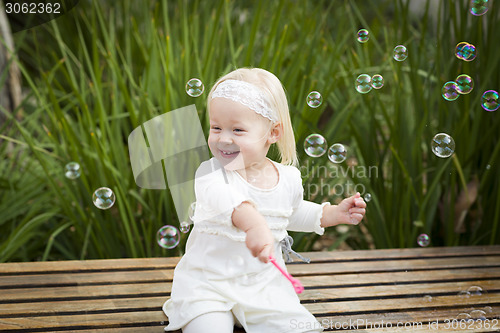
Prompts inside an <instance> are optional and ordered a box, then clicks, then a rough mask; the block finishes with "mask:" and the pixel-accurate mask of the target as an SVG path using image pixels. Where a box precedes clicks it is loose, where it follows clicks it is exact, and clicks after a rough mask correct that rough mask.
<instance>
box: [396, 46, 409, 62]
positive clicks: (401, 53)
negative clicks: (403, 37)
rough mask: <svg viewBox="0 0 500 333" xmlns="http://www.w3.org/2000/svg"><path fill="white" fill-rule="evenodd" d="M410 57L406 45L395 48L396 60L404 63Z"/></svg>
mask: <svg viewBox="0 0 500 333" xmlns="http://www.w3.org/2000/svg"><path fill="white" fill-rule="evenodd" d="M407 57H408V50H407V49H406V47H405V46H404V45H398V46H396V47H395V48H394V60H396V61H404V60H405V59H406V58H407Z"/></svg>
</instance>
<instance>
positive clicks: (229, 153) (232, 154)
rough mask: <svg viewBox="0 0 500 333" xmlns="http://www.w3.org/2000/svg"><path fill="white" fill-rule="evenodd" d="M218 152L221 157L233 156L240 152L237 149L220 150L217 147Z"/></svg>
mask: <svg viewBox="0 0 500 333" xmlns="http://www.w3.org/2000/svg"><path fill="white" fill-rule="evenodd" d="M219 152H220V154H221V155H222V156H223V157H235V156H236V155H238V154H239V153H240V152H239V151H226V150H220V149H219Z"/></svg>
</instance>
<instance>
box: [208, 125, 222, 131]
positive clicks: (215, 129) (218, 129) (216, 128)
mask: <svg viewBox="0 0 500 333" xmlns="http://www.w3.org/2000/svg"><path fill="white" fill-rule="evenodd" d="M210 129H211V130H213V131H220V127H219V126H216V125H212V126H210Z"/></svg>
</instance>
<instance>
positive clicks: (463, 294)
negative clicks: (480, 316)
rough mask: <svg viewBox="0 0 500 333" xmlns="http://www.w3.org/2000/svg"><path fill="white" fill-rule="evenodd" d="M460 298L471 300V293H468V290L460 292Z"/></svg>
mask: <svg viewBox="0 0 500 333" xmlns="http://www.w3.org/2000/svg"><path fill="white" fill-rule="evenodd" d="M458 297H460V298H469V297H470V292H468V291H467V290H460V291H459V292H458Z"/></svg>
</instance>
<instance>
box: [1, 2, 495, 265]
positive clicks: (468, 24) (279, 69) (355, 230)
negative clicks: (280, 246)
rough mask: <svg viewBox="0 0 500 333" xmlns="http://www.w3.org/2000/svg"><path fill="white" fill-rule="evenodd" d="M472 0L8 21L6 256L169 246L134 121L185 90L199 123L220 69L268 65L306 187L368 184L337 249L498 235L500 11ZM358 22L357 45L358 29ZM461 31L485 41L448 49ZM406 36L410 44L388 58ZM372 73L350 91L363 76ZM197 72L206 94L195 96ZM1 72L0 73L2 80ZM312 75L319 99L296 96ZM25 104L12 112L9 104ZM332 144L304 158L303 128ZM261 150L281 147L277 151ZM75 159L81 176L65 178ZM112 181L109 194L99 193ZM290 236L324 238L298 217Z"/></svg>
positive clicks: (192, 7)
mask: <svg viewBox="0 0 500 333" xmlns="http://www.w3.org/2000/svg"><path fill="white" fill-rule="evenodd" d="M468 6H469V4H468V1H465V0H462V1H451V0H446V1H402V0H401V1H397V0H391V1H389V0H378V1H377V0H371V1H347V0H346V1H340V0H337V1H300V0H287V1H285V0H281V1H264V0H261V1H250V0H247V1H235V0H232V1H231V0H217V1H199V0H198V1H197V0H190V1H180V0H179V1H130V0H129V1H127V0H125V1H116V2H115V1H80V2H79V4H78V5H77V6H76V7H75V8H74V9H73V10H72V11H70V12H69V13H68V14H66V15H64V16H61V17H59V18H57V19H56V20H53V21H51V22H49V23H46V24H44V25H41V26H38V27H35V28H31V29H29V30H24V31H20V32H17V33H16V34H14V40H15V45H16V50H14V51H13V52H14V53H15V54H16V55H17V56H18V59H19V61H18V62H19V66H20V68H21V70H22V74H23V83H24V88H23V91H24V95H25V96H24V99H23V102H22V104H21V105H20V106H19V108H18V109H16V110H14V111H13V112H9V111H7V110H1V112H4V113H5V114H6V115H8V117H9V118H8V119H9V121H8V122H7V123H6V124H0V128H1V135H0V139H2V140H3V141H2V142H1V143H0V144H1V146H0V212H1V214H0V228H1V233H0V262H2V261H30V260H56V259H85V258H116V257H143V256H160V255H179V254H181V253H182V249H183V248H184V242H185V239H186V236H187V235H185V234H183V236H182V241H181V245H180V246H178V247H177V248H176V249H174V250H164V249H162V248H160V247H159V246H158V245H156V241H155V234H156V231H157V230H158V228H160V227H161V226H162V225H164V224H172V225H176V226H179V222H178V219H177V216H176V214H175V210H174V207H173V203H172V199H171V197H170V193H169V191H168V190H167V191H159V190H145V189H141V188H138V187H137V185H136V184H135V182H134V179H133V176H132V170H131V165H130V161H129V155H128V147H127V137H128V135H129V134H130V132H131V131H132V130H133V129H134V128H136V127H137V126H140V125H141V124H142V123H144V122H145V121H147V120H149V119H151V118H153V117H155V116H157V115H160V114H162V113H165V112H168V111H169V110H173V109H176V108H179V107H182V106H185V105H189V104H193V103H194V104H196V107H197V110H198V113H199V117H200V120H201V122H202V124H203V126H204V127H205V130H207V131H208V126H207V117H206V112H205V109H206V108H205V107H206V100H205V99H206V95H207V94H208V90H209V89H210V88H211V85H212V84H213V83H214V82H215V80H216V79H217V78H218V77H220V76H221V75H223V74H225V73H227V72H229V71H230V70H232V69H235V68H238V67H246V66H251V67H262V68H265V69H267V70H269V71H271V72H273V73H274V74H276V75H277V76H278V78H280V80H281V81H282V83H283V85H284V87H285V88H286V90H287V94H288V98H289V105H290V111H291V114H292V122H293V124H294V129H295V135H296V140H297V148H298V152H299V158H300V161H301V171H302V174H303V176H304V188H305V198H306V199H309V200H312V201H315V202H318V203H320V202H322V201H325V200H328V201H331V202H338V200H340V199H341V198H343V197H345V196H347V195H350V194H352V193H353V191H356V190H357V191H360V192H362V194H363V195H364V194H366V193H370V194H371V196H372V200H371V201H370V202H369V203H368V209H367V214H366V218H365V220H364V222H363V223H362V225H360V226H357V227H347V228H346V227H342V228H329V229H328V230H327V232H326V235H325V236H322V237H323V238H322V239H325V238H327V239H331V240H332V241H331V243H330V244H329V245H328V246H329V247H330V249H333V248H336V247H338V246H339V245H340V244H347V245H348V246H349V247H351V248H356V249H359V248H370V247H377V248H387V247H414V246H417V243H416V239H417V236H418V235H419V234H420V233H426V234H428V235H429V236H430V237H431V246H443V245H447V246H452V245H473V244H498V243H499V239H500V230H499V220H500V178H499V176H498V173H497V172H496V171H495V170H496V168H497V166H498V163H499V161H500V160H499V155H498V154H499V150H500V141H499V134H498V130H497V128H498V126H499V122H500V120H499V118H498V114H497V112H486V111H484V110H483V109H482V108H481V95H482V93H483V92H484V91H486V90H489V89H494V90H497V91H498V90H499V89H500V65H499V62H500V60H499V59H500V58H499V57H498V54H499V53H500V46H499V45H498V42H497V40H498V36H499V35H500V25H499V24H498V21H499V15H498V14H499V12H498V11H493V10H490V11H489V12H488V13H486V15H484V16H479V17H475V16H472V15H471V14H470V13H469V8H468ZM361 28H365V29H368V31H369V33H370V35H369V36H370V39H369V41H368V42H367V43H359V42H358V41H357V40H356V35H357V31H358V30H359V29H361ZM460 41H467V42H469V43H472V44H474V45H475V46H476V47H477V50H478V56H477V58H476V59H475V60H474V61H472V62H465V61H462V60H459V59H458V58H456V57H455V55H454V50H455V45H456V44H457V43H458V42H460ZM399 44H403V45H405V46H406V47H407V48H408V52H409V56H408V58H407V59H406V60H405V61H403V62H396V61H394V59H393V58H392V56H393V48H394V47H395V46H396V45H399ZM362 73H366V74H369V75H374V74H381V75H382V76H383V77H384V81H385V85H384V87H383V88H382V89H380V90H372V91H371V92H369V93H368V94H360V93H358V92H357V91H356V90H355V89H354V82H355V79H356V77H357V76H358V75H359V74H362ZM462 73H466V74H469V75H470V76H471V77H472V78H473V79H474V90H473V91H472V92H471V93H470V94H468V95H461V96H460V97H459V98H458V99H457V100H456V101H454V102H449V101H446V100H444V99H443V98H442V97H441V87H442V85H443V84H444V83H445V82H447V81H452V80H454V79H455V78H456V76H457V75H459V74H462ZM192 77H197V78H199V79H201V80H202V81H203V82H204V83H205V93H204V94H203V95H202V96H201V97H199V98H192V97H190V96H188V95H187V94H186V93H185V90H184V86H185V83H186V82H187V81H188V80H189V79H190V78H192ZM3 82H4V81H0V84H2V83H3ZM312 90H317V91H319V92H320V93H321V94H322V96H323V103H322V105H321V106H320V107H319V108H316V109H313V108H310V107H309V106H308V105H307V104H306V102H305V101H306V96H307V95H308V93H309V92H310V91H312ZM21 110H22V113H23V118H22V120H16V119H15V117H14V116H16V115H18V114H20V112H21ZM439 132H445V133H448V134H450V135H451V136H452V137H453V138H454V139H455V142H456V151H455V154H454V155H453V156H452V157H450V158H447V159H442V158H439V157H436V156H435V155H433V153H432V152H431V150H430V142H431V139H432V137H433V136H434V135H435V134H436V133H439ZM311 133H319V134H322V135H323V136H324V137H325V138H326V139H327V141H328V143H329V144H333V143H336V142H340V143H343V144H344V145H346V146H347V147H348V159H347V160H346V162H344V163H341V164H333V163H331V162H330V161H329V160H328V158H327V157H326V155H324V156H322V157H320V158H311V157H309V156H307V155H306V154H305V153H304V151H303V142H304V139H305V138H306V137H307V136H308V135H309V134H311ZM271 154H272V155H274V154H275V152H272V153H271ZM70 161H75V162H78V163H79V164H80V165H81V168H82V175H81V177H80V178H78V179H76V180H69V179H67V178H65V176H64V166H65V164H66V163H68V162H70ZM101 186H107V187H110V188H111V189H112V190H113V191H114V192H115V194H116V197H117V199H116V203H115V205H114V206H113V207H112V208H111V209H109V210H105V211H102V210H99V209H97V208H96V207H95V206H94V205H93V204H92V200H91V197H92V193H93V191H94V190H95V189H96V188H98V187H101ZM293 236H294V238H295V245H294V247H295V248H296V249H297V250H301V251H304V250H310V249H311V248H313V245H314V243H315V242H318V240H319V239H320V237H319V236H317V235H314V234H303V233H293Z"/></svg>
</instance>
